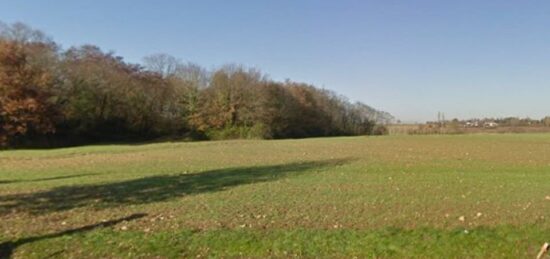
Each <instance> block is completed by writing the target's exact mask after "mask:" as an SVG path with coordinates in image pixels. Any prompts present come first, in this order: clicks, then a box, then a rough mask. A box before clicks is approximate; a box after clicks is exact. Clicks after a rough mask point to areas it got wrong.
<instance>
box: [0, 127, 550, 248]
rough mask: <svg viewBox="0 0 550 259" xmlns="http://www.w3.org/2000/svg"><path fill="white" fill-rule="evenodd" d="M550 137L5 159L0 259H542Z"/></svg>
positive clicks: (260, 143) (349, 141)
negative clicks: (337, 258)
mask: <svg viewBox="0 0 550 259" xmlns="http://www.w3.org/2000/svg"><path fill="white" fill-rule="evenodd" d="M549 219H550V134H515V135H514V134H503V135H483V134H479V135H456V136H449V135H446V136H443V135H441V136H436V135H432V136H381V137H339V138H317V139H301V140H271V141H265V140H235V141H213V142H191V143H184V142H182V143H158V144H143V145H97V146H85V147H76V148H63V149H51V150H15V151H2V152H0V244H1V245H0V255H1V256H0V258H9V257H12V258H50V257H51V258H58V257H61V258H64V257H71V258H102V257H107V258H152V257H153V258H155V257H158V258H180V257H255V258H258V257H262V258H264V257H274V258H287V257H307V258H313V257H330V258H332V257H345V258H353V257H357V258H365V257H367V258H403V257H404V258H409V257H421V258H426V257H432V258H441V257H445V258H534V256H535V255H536V253H537V252H538V249H539V248H540V246H541V245H542V243H543V242H545V241H550V220H549Z"/></svg>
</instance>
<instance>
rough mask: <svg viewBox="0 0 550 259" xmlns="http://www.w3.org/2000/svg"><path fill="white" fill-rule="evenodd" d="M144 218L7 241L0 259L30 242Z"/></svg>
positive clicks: (1, 246) (132, 218)
mask: <svg viewBox="0 0 550 259" xmlns="http://www.w3.org/2000/svg"><path fill="white" fill-rule="evenodd" d="M145 216H147V214H145V213H138V214H133V215H130V216H128V217H124V218H119V219H114V220H109V221H106V222H101V223H97V224H93V225H87V226H83V227H80V228H74V229H69V230H65V231H61V232H57V233H52V234H46V235H42V236H34V237H27V238H23V239H19V240H17V241H7V242H4V243H1V244H0V259H8V258H11V256H12V254H13V251H15V249H16V248H17V247H19V246H21V245H24V244H28V243H32V242H36V241H40V240H44V239H50V238H56V237H61V236H65V235H73V234H77V233H82V232H87V231H91V230H94V229H96V228H100V227H111V226H114V225H116V224H119V223H121V222H124V221H131V220H136V219H139V218H143V217H145ZM62 252H63V251H59V252H57V253H62ZM52 256H55V254H54V255H50V256H49V257H52Z"/></svg>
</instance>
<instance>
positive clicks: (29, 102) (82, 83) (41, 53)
mask: <svg viewBox="0 0 550 259" xmlns="http://www.w3.org/2000/svg"><path fill="white" fill-rule="evenodd" d="M391 120H393V117H392V116H391V115H389V114H388V113H385V112H380V111H377V110H375V109H373V108H371V107H369V106H367V105H365V104H363V103H351V102H350V101H348V100H347V99H346V98H344V97H342V96H339V95H337V94H336V93H334V92H332V91H329V90H325V89H320V88H316V87H314V86H312V85H308V84H304V83H296V82H292V81H289V80H287V81H285V82H276V81H273V80H270V79H269V78H268V77H267V76H266V75H264V74H262V73H261V72H260V71H258V70H256V69H247V68H245V67H243V66H238V65H226V66H223V67H220V68H218V69H214V70H211V71H210V70H206V69H204V68H202V67H201V66H199V65H196V64H193V63H185V62H181V61H180V60H178V59H176V58H174V57H172V56H169V55H165V54H157V55H152V56H148V57H145V58H144V61H143V63H142V64H131V63H127V62H125V61H124V60H123V59H122V58H121V57H119V56H116V55H115V54H114V53H112V52H105V51H102V50H101V49H100V48H98V47H96V46H93V45H85V46H78V47H71V48H68V49H61V48H60V47H59V45H58V44H56V43H55V42H54V41H52V40H51V39H50V38H49V37H47V36H45V34H44V33H42V32H40V31H37V30H34V29H32V28H30V27H28V26H26V25H24V24H21V23H15V24H12V25H6V24H0V144H1V145H2V146H28V145H32V146H52V145H75V144H83V143H92V142H105V141H136V140H148V139H156V138H188V139H226V138H301V137H313V136H336V135H362V134H383V133H384V132H385V129H384V127H383V126H380V125H382V124H385V123H388V122H390V121H391Z"/></svg>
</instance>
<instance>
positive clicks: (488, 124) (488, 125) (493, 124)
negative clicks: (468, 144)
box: [483, 121, 498, 128]
mask: <svg viewBox="0 0 550 259" xmlns="http://www.w3.org/2000/svg"><path fill="white" fill-rule="evenodd" d="M483 126H484V127H485V128H496V127H498V123H496V122H494V121H488V122H485V124H483Z"/></svg>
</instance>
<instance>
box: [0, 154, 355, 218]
mask: <svg viewBox="0 0 550 259" xmlns="http://www.w3.org/2000/svg"><path fill="white" fill-rule="evenodd" d="M347 161H349V159H338V160H322V161H310V162H301V163H290V164H282V165H270V166H253V167H237V168H226V169H217V170H211V171H206V172H201V173H193V174H173V175H160V176H151V177H145V178H139V179H132V180H128V181H122V182H115V183H107V184H96V185H77V186H63V187H57V188H54V189H51V190H47V191H41V192H35V193H23V194H12V195H5V196H2V197H0V215H3V214H8V213H12V212H27V213H31V214H41V213H47V212H55V211H63V210H68V209H73V208H79V207H85V206H89V207H95V208H108V207H113V206H121V205H129V204H145V203H153V202H159V201H165V200H169V199H174V198H177V197H181V196H184V195H193V194H199V193H206V192H216V191H222V190H226V189H228V188H231V187H236V186H239V185H245V184H252V183H259V182H267V181H274V180H277V179H280V178H282V177H286V176H289V175H298V174H300V173H304V172H306V171H308V170H311V169H315V168H323V167H330V166H336V165H340V164H344V163H346V162H347Z"/></svg>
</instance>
